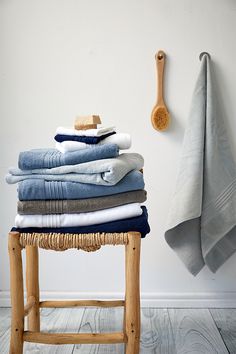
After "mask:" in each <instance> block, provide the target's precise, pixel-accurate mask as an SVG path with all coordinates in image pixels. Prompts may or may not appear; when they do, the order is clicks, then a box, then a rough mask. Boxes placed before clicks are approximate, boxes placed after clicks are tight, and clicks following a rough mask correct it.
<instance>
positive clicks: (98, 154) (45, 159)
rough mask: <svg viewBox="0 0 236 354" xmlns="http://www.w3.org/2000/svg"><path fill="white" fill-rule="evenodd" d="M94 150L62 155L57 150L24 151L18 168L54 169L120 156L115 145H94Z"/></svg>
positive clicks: (20, 156)
mask: <svg viewBox="0 0 236 354" xmlns="http://www.w3.org/2000/svg"><path fill="white" fill-rule="evenodd" d="M92 146H93V148H91V149H85V150H77V151H73V152H68V153H66V154H62V153H61V152H59V151H58V150H56V149H33V150H29V151H23V152H21V153H20V155H19V159H18V167H19V168H20V169H22V170H32V169H36V168H53V167H58V166H64V165H77V164H79V163H83V162H88V161H93V160H100V159H108V158H111V157H116V156H118V155H119V148H118V146H117V145H115V144H106V145H100V146H97V145H92Z"/></svg>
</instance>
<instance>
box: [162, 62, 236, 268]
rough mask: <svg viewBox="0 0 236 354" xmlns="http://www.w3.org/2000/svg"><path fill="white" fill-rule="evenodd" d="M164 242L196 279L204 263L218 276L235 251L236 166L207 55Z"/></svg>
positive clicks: (198, 86) (194, 103) (189, 125)
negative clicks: (222, 266)
mask: <svg viewBox="0 0 236 354" xmlns="http://www.w3.org/2000/svg"><path fill="white" fill-rule="evenodd" d="M165 238H166V241H167V242H168V244H169V245H170V246H171V247H172V248H173V249H174V250H175V251H176V252H177V254H178V255H179V257H180V258H181V259H182V261H183V262H184V263H185V265H186V267H187V268H188V269H189V271H190V272H191V273H192V274H194V275H196V274H197V273H198V272H199V271H200V270H201V269H202V267H203V266H204V264H206V265H207V266H208V267H209V268H210V269H211V270H212V271H213V272H215V271H216V270H217V269H218V268H219V267H220V266H221V265H222V264H223V263H224V262H225V261H226V259H227V258H228V257H229V256H230V255H231V254H232V253H233V252H235V250H236V164H235V162H234V159H233V156H232V153H231V151H230V147H229V143H228V137H227V134H226V131H225V128H224V116H223V115H222V114H221V108H220V105H219V101H218V100H217V97H216V93H215V83H213V81H212V74H211V71H210V62H209V58H208V56H207V55H204V56H203V58H202V65H201V70H200V74H199V77H198V80H197V83H196V87H195V91H194V95H193V101H192V106H191V111H190V115H189V121H188V126H187V129H186V131H185V137H184V144H183V153H182V159H181V164H180V171H179V175H178V179H177V186H176V191H175V194H174V197H173V200H172V206H171V210H170V215H169V220H168V227H167V231H166V233H165Z"/></svg>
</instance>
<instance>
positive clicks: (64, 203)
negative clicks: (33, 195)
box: [17, 190, 147, 215]
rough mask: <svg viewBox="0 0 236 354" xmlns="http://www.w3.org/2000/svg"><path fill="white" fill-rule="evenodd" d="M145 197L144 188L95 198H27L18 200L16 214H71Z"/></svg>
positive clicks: (113, 205)
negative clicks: (27, 199)
mask: <svg viewBox="0 0 236 354" xmlns="http://www.w3.org/2000/svg"><path fill="white" fill-rule="evenodd" d="M146 199H147V192H146V191H145V190H138V191H131V192H126V193H119V194H114V195H108V196H104V197H97V198H87V199H75V200H63V199H62V200H29V201H20V200H19V201H18V204H17V212H18V214H23V215H24V214H27V215H30V214H73V213H84V212H89V211H96V210H101V209H107V208H113V207H116V206H119V205H124V204H130V203H143V202H145V200H146Z"/></svg>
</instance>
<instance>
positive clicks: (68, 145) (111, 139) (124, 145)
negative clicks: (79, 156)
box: [56, 133, 131, 154]
mask: <svg viewBox="0 0 236 354" xmlns="http://www.w3.org/2000/svg"><path fill="white" fill-rule="evenodd" d="M104 144H116V145H118V147H119V149H120V150H126V149H129V148H130V147H131V136H130V134H127V133H117V134H113V135H110V136H108V137H107V138H105V139H103V140H101V141H100V142H99V143H98V144H86V143H81V142H79V141H63V142H61V143H58V142H56V149H57V150H59V151H60V152H61V153H63V154H64V153H66V152H72V151H76V150H80V149H87V148H96V146H97V145H104Z"/></svg>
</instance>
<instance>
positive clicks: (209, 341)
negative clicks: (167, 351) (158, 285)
mask: <svg viewBox="0 0 236 354" xmlns="http://www.w3.org/2000/svg"><path fill="white" fill-rule="evenodd" d="M168 312H169V316H170V321H171V326H172V330H173V334H174V341H175V346H176V354H187V353H188V354H206V353H207V354H213V353H214V354H228V350H227V348H226V347H225V345H224V342H223V340H222V338H221V336H220V334H219V332H218V330H217V327H216V325H215V323H214V321H213V319H212V317H211V314H210V312H209V310H207V309H169V310H168Z"/></svg>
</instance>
